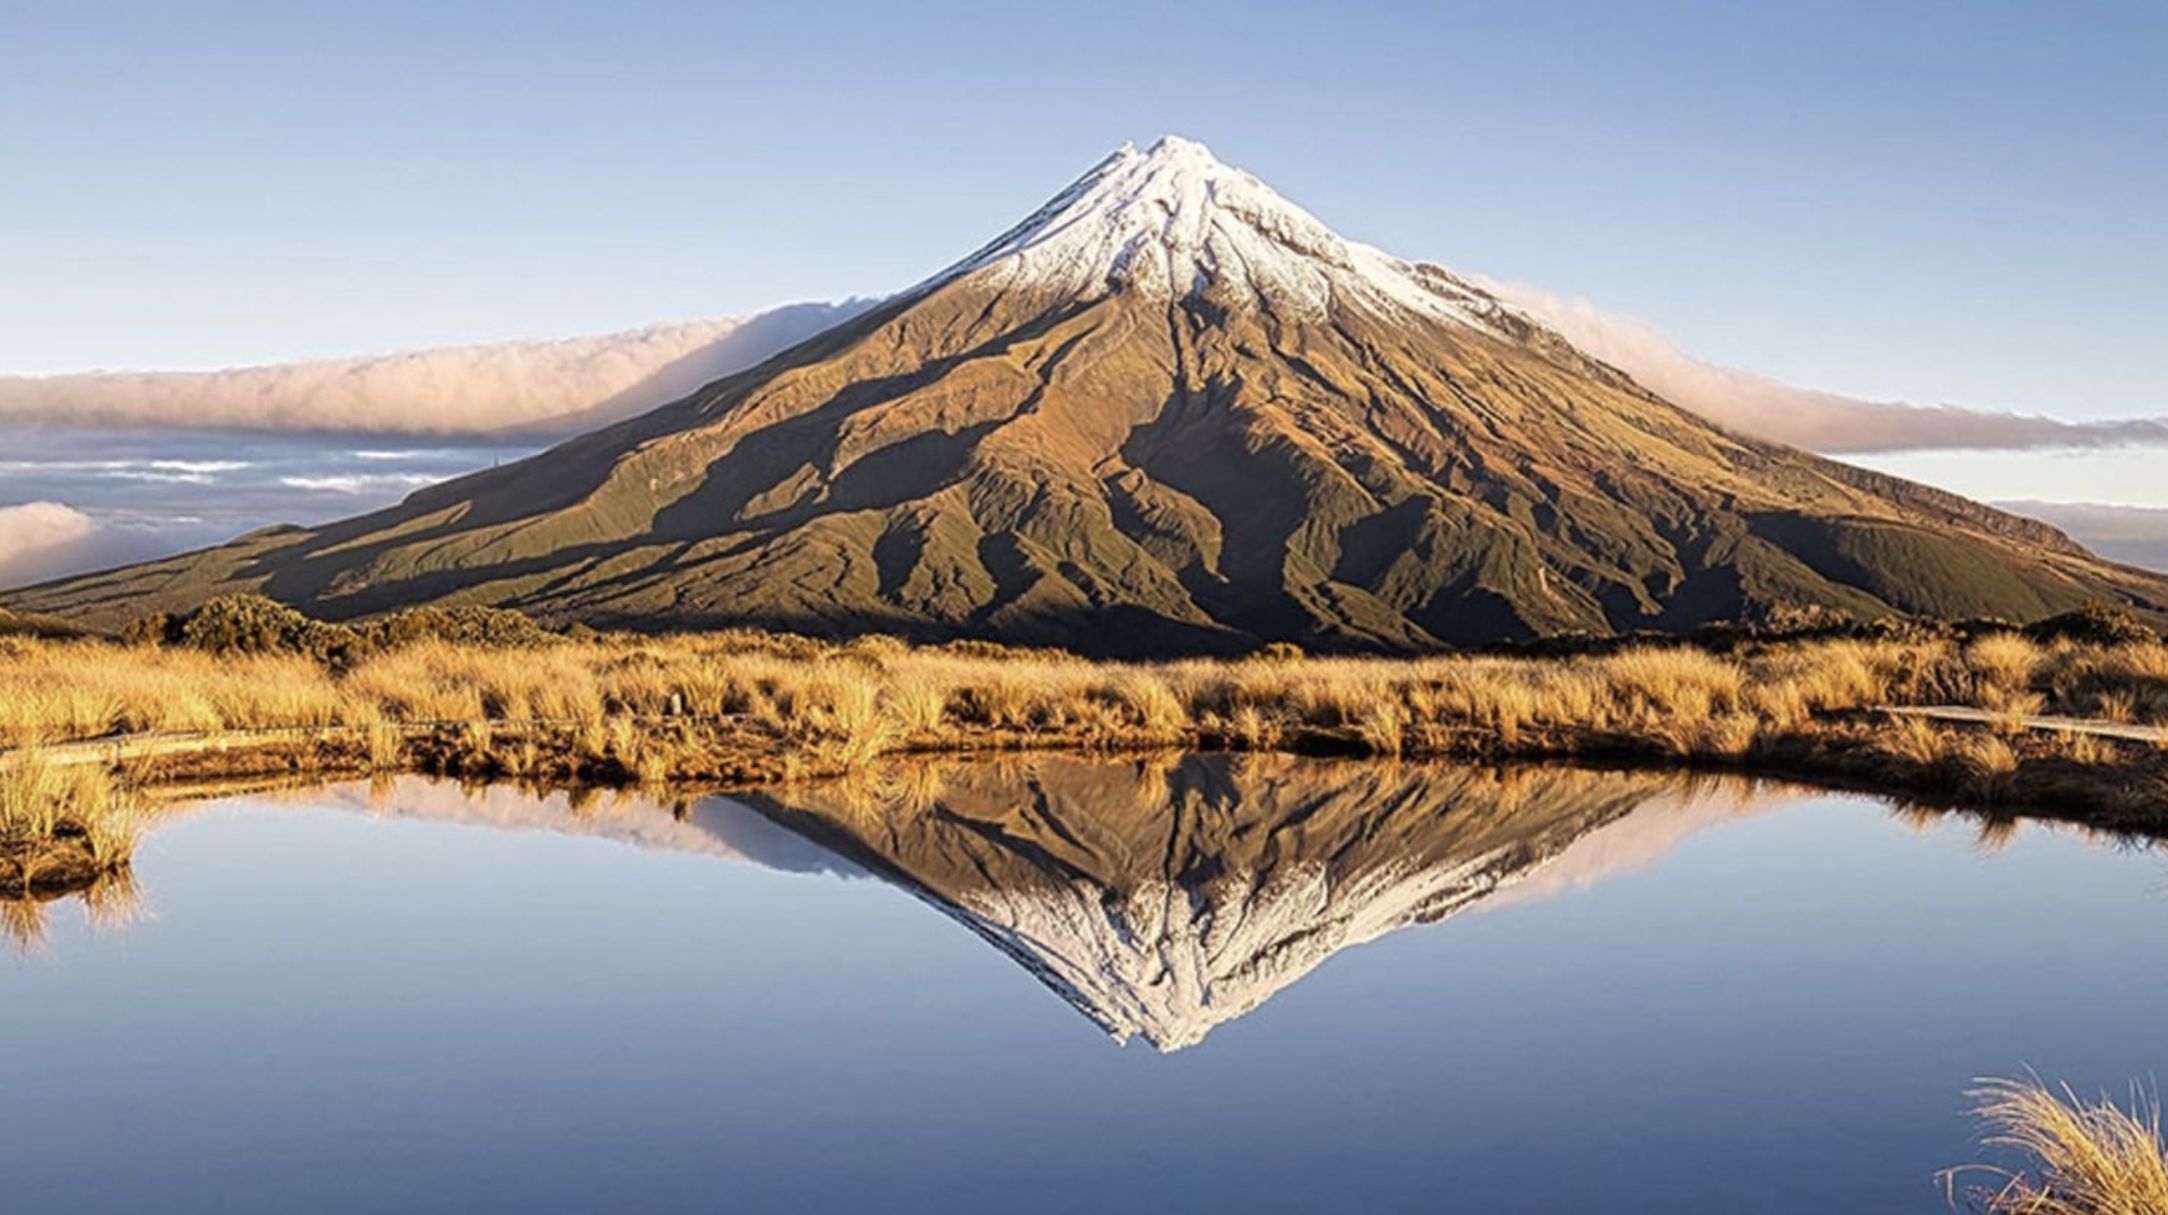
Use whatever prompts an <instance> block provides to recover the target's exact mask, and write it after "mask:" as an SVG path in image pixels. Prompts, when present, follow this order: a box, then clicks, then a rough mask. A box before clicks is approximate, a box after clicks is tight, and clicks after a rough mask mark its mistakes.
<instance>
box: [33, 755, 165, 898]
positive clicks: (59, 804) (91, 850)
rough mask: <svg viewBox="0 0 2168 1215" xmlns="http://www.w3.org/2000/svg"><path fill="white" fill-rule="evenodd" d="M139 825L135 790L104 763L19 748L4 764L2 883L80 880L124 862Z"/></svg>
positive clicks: (73, 883) (41, 885) (44, 884)
mask: <svg viewBox="0 0 2168 1215" xmlns="http://www.w3.org/2000/svg"><path fill="white" fill-rule="evenodd" d="M139 826H140V822H139V816H138V812H137V806H136V801H135V799H134V797H132V796H131V795H130V794H129V793H128V792H127V791H126V790H125V789H124V788H123V787H122V786H121V785H120V784H119V783H118V782H116V781H115V780H114V779H113V777H112V776H111V775H110V774H109V773H108V772H107V771H106V769H105V768H103V767H100V766H96V765H75V766H69V767H60V766H57V765H54V764H52V763H50V762H48V761H47V760H46V759H45V757H44V756H43V755H41V754H39V753H38V752H37V751H35V750H31V751H22V752H18V753H16V754H15V755H13V756H11V757H10V762H9V763H8V764H7V765H6V766H5V767H0V890H6V891H7V892H9V893H10V894H22V895H27V894H28V893H29V892H31V891H33V890H38V889H45V888H52V887H79V886H82V885H85V884H87V883H89V882H92V881H93V880H95V879H96V878H98V877H99V876H101V875H103V874H106V873H110V872H112V871H113V870H116V869H121V868H125V867H126V866H127V864H128V863H129V861H130V860H131V859H133V857H134V855H135V846H136V836H137V833H138V830H139Z"/></svg>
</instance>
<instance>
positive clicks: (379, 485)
mask: <svg viewBox="0 0 2168 1215" xmlns="http://www.w3.org/2000/svg"><path fill="white" fill-rule="evenodd" d="M443 479H444V478H442V477H435V476H431V475H429V474H428V473H332V474H328V475H325V476H318V477H310V476H295V477H280V478H279V484H281V485H283V486H285V487H286V488H288V489H300V490H307V491H310V492H312V493H327V494H366V493H374V492H376V491H378V490H400V489H420V488H421V487H422V486H424V485H435V484H436V483H437V482H439V481H442V480H443Z"/></svg>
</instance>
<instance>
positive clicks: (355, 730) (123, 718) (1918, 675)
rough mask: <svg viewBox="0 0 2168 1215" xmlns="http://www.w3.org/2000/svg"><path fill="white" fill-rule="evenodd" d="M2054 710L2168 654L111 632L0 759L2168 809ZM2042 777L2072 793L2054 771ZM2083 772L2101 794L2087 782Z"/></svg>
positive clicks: (87, 644)
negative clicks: (323, 762) (1047, 759)
mask: <svg viewBox="0 0 2168 1215" xmlns="http://www.w3.org/2000/svg"><path fill="white" fill-rule="evenodd" d="M1923 703H1925V704H1963V705H1972V706H1976V707H1981V708H1985V709H1987V710H1988V711H1990V712H1991V713H1997V714H2000V715H2001V718H2000V720H1999V721H1998V723H1997V726H1998V729H1995V730H1989V731H1981V730H1978V729H1969V728H1942V727H1936V726H1933V725H1929V724H1927V723H1923V722H1915V721H1897V722H1890V721H1883V720H1881V719H1879V718H1875V717H1873V716H1871V715H1869V714H1866V713H1864V712H1863V710H1867V709H1871V708H1873V707H1876V706H1880V705H1887V704H1896V705H1903V704H1923ZM2035 711H2047V712H2062V713H2075V714H2087V713H2094V712H2101V711H2105V712H2107V713H2108V714H2109V715H2111V716H2117V717H2126V718H2130V719H2134V720H2140V721H2144V720H2152V719H2154V718H2156V717H2164V718H2168V649H2164V647H2162V646H2161V645H2160V644H2158V643H2156V642H2152V641H2146V640H2138V641H2127V640H2119V641H2114V642H2095V641H2079V640H2071V639H2068V638H2062V639H2051V640H2037V639H2034V638H2031V637H2028V636H2025V635H2021V634H2018V633H2014V632H1991V633H1986V634H1983V635H1979V636H1975V637H1974V638H1973V639H1971V640H1969V641H1965V640H1960V639H1957V638H1955V637H1948V636H1940V635H1921V636H1906V637H1901V638H1896V637H1893V638H1881V639H1863V638H1849V637H1848V638H1831V639H1806V640H1792V641H1786V642H1780V643H1768V644H1756V645H1751V646H1742V647H1739V648H1737V649H1734V650H1731V651H1728V652H1724V653H1714V652H1709V651H1705V650H1701V649H1697V648H1693V647H1690V646H1679V645H1641V646H1627V647H1624V648H1622V649H1618V650H1616V651H1612V652H1608V653H1602V654H1593V655H1584V656H1577V657H1565V658H1560V657H1511V656H1499V655H1451V656H1436V657H1418V658H1399V659H1393V658H1354V657H1308V656H1305V655H1302V654H1300V653H1299V652H1297V651H1294V650H1293V649H1292V648H1291V647H1281V648H1278V649H1275V650H1273V651H1272V652H1270V653H1268V654H1260V655H1259V656H1256V657H1253V658H1247V659H1238V660H1206V659H1193V660H1182V661H1173V662H1163V663H1111V662H1110V663H1096V662H1087V661H1083V660H1081V659H1077V658H1074V657H1072V656H1069V655H1066V654H1062V653H1059V652H1055V651H1046V650H1024V649H1014V648H1005V647H1000V646H994V645H990V644H985V643H976V644H956V645H950V646H938V647H927V646H916V647H915V646H911V645H906V644H904V643H903V642H900V641H897V640H895V639H893V638H886V637H866V638H859V639H857V640H854V641H851V642H847V643H826V642H818V641H813V640H809V639H805V638H798V637H788V636H777V635H770V634H764V633H757V632H750V631H723V632H715V633H705V634H691V635H681V636H671V637H635V636H614V635H600V634H590V635H585V636H582V637H580V638H577V639H574V638H558V639H555V640H552V641H549V642H548V643H547V644H525V645H520V646H496V645H489V644H483V643H481V642H476V641H466V640H446V639H445V638H443V637H441V636H424V637H422V638H420V639H418V640H414V641H411V642H407V643H404V644H400V645H397V646H393V647H389V648H379V649H374V650H370V651H368V652H366V653H358V654H355V653H347V654H342V656H340V657H339V658H338V660H337V661H331V660H327V659H317V658H310V657H305V656H299V655H292V654H282V653H260V652H236V653H229V654H226V655H224V656H222V657H216V658H214V657H211V656H209V655H207V654H204V653H201V652H198V651H195V650H192V649H188V648H185V647H172V646H156V645H133V646H120V645H113V644H108V643H102V642H96V641H26V640H21V639H13V640H9V641H8V642H7V644H6V645H4V646H0V749H4V748H15V747H23V746H30V745H36V744H40V743H59V742H65V741H69V740H80V739H87V738H97V737H102V736H109V735H114V734H120V733H127V732H135V731H203V732H206V733H209V734H213V735H218V734H220V733H222V732H239V731H248V730H255V729H261V728H267V727H305V728H308V729H310V730H326V731H340V730H343V731H345V733H344V734H343V735H342V737H344V738H345V740H346V741H345V742H344V743H343V744H342V745H343V746H344V747H345V748H346V749H345V751H343V752H341V754H340V756H339V762H341V763H345V764H347V765H349V766H351V767H358V768H364V769H376V770H397V769H399V768H403V767H428V768H432V769H435V770H443V771H452V772H458V773H460V774H463V775H473V776H476V777H487V776H489V775H492V774H497V775H504V774H512V775H523V776H533V777H536V778H545V777H548V778H577V779H602V780H615V781H620V782H625V781H634V780H642V781H655V780H663V779H678V778H686V779H703V780H709V779H741V778H750V777H754V776H763V777H764V776H768V775H775V774H786V775H787V774H806V775H812V774H816V773H831V774H832V773H836V772H844V771H849V770H852V769H854V768H857V767H859V766H862V765H865V764H868V763H871V762H873V761H874V760H876V759H877V758H879V757H880V756H883V755H886V754H890V753H893V752H897V751H905V750H913V751H951V750H988V749H1002V748H1017V747H1044V746H1058V747H1082V748H1105V749H1123V748H1129V749H1141V748H1150V747H1163V746H1200V745H1201V746H1217V747H1227V748H1232V749H1238V750H1272V749H1301V750H1319V751H1339V752H1352V753H1369V754H1375V755H1381V756H1394V755H1405V756H1410V757H1418V756H1425V755H1431V756H1437V755H1458V756H1472V757H1473V756H1479V757H1486V758H1513V757H1520V758H1535V757H1543V756H1554V755H1605V756H1628V757H1641V758H1646V759H1648V760H1651V761H1655V760H1673V761H1683V762H1688V763H1698V764H1709V765H1738V764H1746V763H1755V764H1762V765H1776V766H1785V765H1789V766H1791V767H1792V769H1793V770H1794V771H1801V770H1806V769H1811V770H1813V771H1816V772H1821V771H1831V772H1838V773H1843V774H1846V775H1849V776H1852V777H1855V778H1857V779H1860V780H1864V781H1869V782H1872V783H1888V784H1890V785H1892V787H1901V788H1905V789H1908V790H1912V791H1944V792H1947V793H1948V794H1950V795H1952V796H1970V797H1979V798H1995V797H2004V796H2010V795H2015V794H2020V793H2044V794H2052V795H2053V796H2056V797H2062V796H2064V795H2065V793H2067V792H2069V790H2068V789H2066V788H2065V787H2064V786H2065V785H2070V786H2071V787H2072V788H2076V789H2077V792H2078V795H2079V796H2078V801H2079V802H2080V803H2084V804H2090V803H2088V802H2086V799H2087V797H2092V798H2093V800H2095V801H2099V802H2101V803H2102V804H2106V802H2107V800H2108V793H2107V792H2106V791H2105V790H2107V788H2108V786H2109V784H2110V783H2111V778H2118V779H2115V780H2114V781H2113V783H2114V785H2115V790H2116V794H2115V795H2116V796H2117V797H2120V798H2122V799H2123V801H2122V802H2121V803H2118V805H2121V806H2122V807H2123V808H2122V809H2119V810H2118V811H2117V813H2118V814H2124V815H2126V816H2127V815H2130V814H2138V813H2151V814H2153V815H2155V817H2168V805H2160V804H2154V805H2152V806H2151V809H2150V810H2149V809H2147V807H2145V806H2138V807H2137V809H2136V810H2133V809H2131V808H2130V807H2131V806H2132V805H2135V804H2136V801H2137V800H2143V799H2135V795H2134V794H2133V793H2132V790H2143V789H2150V788H2154V787H2156V786H2157V784H2158V781H2157V780H2153V782H2152V783H2150V784H2149V783H2148V780H2149V779H2151V778H2146V779H2140V778H2142V777H2146V774H2145V773H2144V772H2142V771H2136V769H2142V768H2145V767H2148V766H2150V767H2152V768H2163V767H2164V764H2163V756H2162V754H2161V753H2160V752H2156V751H2154V750H2152V749H2149V748H2146V747H2143V746H2127V747H2122V748H2116V747H2110V746H2106V745H2100V744H2096V743H2093V742H2089V741H2084V740H2069V741H2060V740H2056V739H2053V738H2048V737H2043V736H2040V735H2038V734H2036V733H2032V732H2028V731H2024V730H2022V729H2020V727H2019V721H2018V717H2019V715H2021V714H2024V713H2030V712H2035ZM2036 769H2038V770H2041V771H2047V772H2050V773H2051V774H2052V775H2053V776H2054V779H2055V781H2059V782H2062V784H2055V785H2053V787H2052V788H2051V787H2050V786H2049V785H2046V784H2042V783H2041V782H2040V781H2036V780H2035V779H2034V775H2033V774H2034V772H2035V770H2036ZM2126 769H2130V770H2132V771H2131V772H2125V770H2126ZM2089 770H2090V771H2091V775H2075V776H2074V775H2072V774H2073V773H2077V774H2084V773H2087V772H2088V771H2089ZM2126 775H2127V776H2130V777H2131V778H2130V779H2119V778H2120V777H2122V776H2126ZM2155 775H2156V776H2158V775H2168V772H2164V773H2156V774H2155ZM2085 781H2090V782H2092V783H2093V785H2096V786H2098V789H2096V790H2095V791H2094V793H2093V794H2088V793H2087V792H2086V786H2084V784H2083V782H2085ZM2073 782H2076V783H2075V784H2073ZM2096 795H2097V796H2096ZM2134 799H2135V800H2134ZM2161 800H2162V799H2158V798H2156V799H2153V801H2154V802H2155V803H2159V802H2161Z"/></svg>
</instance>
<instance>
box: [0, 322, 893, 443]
mask: <svg viewBox="0 0 2168 1215" xmlns="http://www.w3.org/2000/svg"><path fill="white" fill-rule="evenodd" d="M867 304H868V301H862V300H852V301H846V302H844V303H840V304H826V303H821V304H791V305H787V306H785V307H781V308H775V309H771V310H769V311H767V312H762V313H757V314H755V315H752V316H742V317H721V318H717V319H714V320H704V321H689V322H686V323H684V324H677V325H657V326H653V327H650V328H646V329H636V330H631V331H629V332H625V333H611V334H603V335H600V336H595V337H580V338H567V339H563V340H560V341H536V342H501V343H496V344H493V345H485V346H463V347H449V348H445V349H440V350H422V351H412V352H407V353H401V354H386V355H376V356H370V357H364V358H351V359H333V360H326V361H322V362H311V363H290V364H285V365H281V366H266V367H236V368H231V369H228V370H224V371H205V372H175V371H146V372H135V371H113V372H105V371H99V372H85V373H82V374H77V375H59V376H0V424H18V425H20V424H47V425H65V426H71V427H116V428H134V427H154V428H170V429H179V428H189V429H228V430H265V431H341V432H353V433H379V434H443V435H456V434H484V433H503V432H524V433H533V434H541V435H555V434H570V433H574V432H577V431H580V430H584V429H588V428H590V427H593V426H596V425H600V424H602V423H604V422H610V421H615V420H617V419H618V418H622V417H630V416H632V415H633V414H636V413H641V412H643V411H645V410H648V409H652V408H654V407H655V406H657V405H663V404H666V403H668V402H670V401H674V400H677V399H678V398H680V397H683V396H685V395H686V394H688V393H690V392H692V391H694V390H695V389H697V388H699V387H700V386H702V385H703V384H707V383H709V382H710V381H712V380H716V379H719V378H721V377H723V376H726V375H730V374H732V373H733V372H738V371H743V370H745V369H746V368H748V367H751V366H753V365H755V364H757V363H759V362H761V361H762V360H763V359H766V358H768V357H769V356H770V355H773V354H776V353H778V352H780V351H782V350H784V349H786V348H788V347H790V346H793V345H796V344H797V343H798V342H801V341H803V340H805V339H806V338H809V337H811V336H813V335H814V334H816V333H818V332H820V331H821V330H823V329H826V328H828V327H829V326H830V325H833V324H835V323H836V322H837V321H840V320H842V319H844V318H846V317H849V316H852V315H854V314H856V313H857V312H859V311H861V310H862V309H864V308H865V307H866V306H867Z"/></svg>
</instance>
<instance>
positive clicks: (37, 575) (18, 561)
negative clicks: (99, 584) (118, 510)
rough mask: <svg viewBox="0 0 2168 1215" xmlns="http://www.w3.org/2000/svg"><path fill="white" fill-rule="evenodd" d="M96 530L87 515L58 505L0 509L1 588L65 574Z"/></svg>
mask: <svg viewBox="0 0 2168 1215" xmlns="http://www.w3.org/2000/svg"><path fill="white" fill-rule="evenodd" d="M98 531H99V529H98V524H97V522H96V521H95V520H93V519H92V518H91V517H90V516H89V515H86V514H84V513H83V512H81V511H79V510H76V509H74V508H72V507H68V506H63V505H61V504H60V503H58V502H25V503H22V504H20V505H18V506H0V587H5V586H19V585H22V584H24V583H27V582H35V581H38V580H39V579H42V578H46V577H52V576H54V575H55V574H57V573H59V572H62V571H64V570H65V569H67V568H68V566H69V565H70V564H71V560H72V558H73V556H74V554H75V552H76V551H77V550H79V549H81V548H83V547H84V546H86V545H87V544H89V543H90V542H91V541H92V540H94V539H95V538H96V537H97V535H98Z"/></svg>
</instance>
